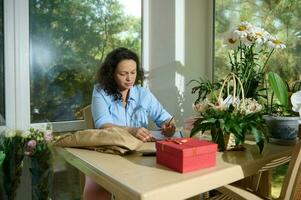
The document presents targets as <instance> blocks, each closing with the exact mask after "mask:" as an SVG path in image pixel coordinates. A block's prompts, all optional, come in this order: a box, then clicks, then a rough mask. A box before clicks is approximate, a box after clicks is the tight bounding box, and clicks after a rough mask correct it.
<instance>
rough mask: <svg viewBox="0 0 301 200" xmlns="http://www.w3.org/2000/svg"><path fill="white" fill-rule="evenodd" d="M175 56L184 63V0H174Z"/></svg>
mask: <svg viewBox="0 0 301 200" xmlns="http://www.w3.org/2000/svg"><path fill="white" fill-rule="evenodd" d="M175 26H176V27H175V29H176V30H175V45H176V48H175V57H176V61H179V62H180V63H181V64H182V65H183V66H184V65H185V2H184V0H176V4H175Z"/></svg>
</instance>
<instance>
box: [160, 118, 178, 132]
mask: <svg viewBox="0 0 301 200" xmlns="http://www.w3.org/2000/svg"><path fill="white" fill-rule="evenodd" d="M174 118H175V116H172V117H171V118H170V120H168V122H167V123H166V126H169V125H170V123H171V122H172V120H173V119H174ZM162 130H163V129H162V128H159V129H158V131H162Z"/></svg>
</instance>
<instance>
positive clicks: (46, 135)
mask: <svg viewBox="0 0 301 200" xmlns="http://www.w3.org/2000/svg"><path fill="white" fill-rule="evenodd" d="M23 135H24V137H25V138H26V145H25V155H28V156H30V157H31V169H30V172H31V174H32V199H33V200H39V199H50V189H51V183H52V178H53V168H52V154H51V148H50V147H51V144H52V143H51V142H52V140H53V135H52V130H51V128H50V127H49V126H47V128H46V130H41V129H35V128H30V129H29V130H28V131H25V132H24V133H23Z"/></svg>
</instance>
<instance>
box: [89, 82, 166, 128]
mask: <svg viewBox="0 0 301 200" xmlns="http://www.w3.org/2000/svg"><path fill="white" fill-rule="evenodd" d="M92 115H93V120H94V124H95V127H96V128H99V127H101V126H102V125H103V124H107V123H110V124H115V125H118V126H128V127H145V128H147V126H148V118H150V119H151V120H152V121H153V122H154V123H155V124H156V125H157V126H158V127H161V125H162V123H163V122H164V121H166V120H168V119H170V118H171V115H170V114H169V113H168V112H167V111H166V110H165V109H164V108H163V107H162V105H161V104H160V102H159V101H158V100H157V99H156V97H155V96H154V95H153V94H152V93H151V92H150V91H149V90H148V89H146V88H143V87H140V86H133V87H132V88H131V89H130V91H129V97H128V102H127V106H126V107H124V106H123V104H122V102H121V100H117V101H115V100H114V97H113V96H110V95H108V94H107V93H106V92H105V91H104V90H103V89H101V88H99V87H98V86H97V85H96V86H95V87H94V90H93V94H92Z"/></svg>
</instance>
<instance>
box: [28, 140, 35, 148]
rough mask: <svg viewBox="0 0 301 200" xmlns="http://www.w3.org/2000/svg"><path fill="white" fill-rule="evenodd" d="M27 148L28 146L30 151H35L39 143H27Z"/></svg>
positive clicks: (32, 141)
mask: <svg viewBox="0 0 301 200" xmlns="http://www.w3.org/2000/svg"><path fill="white" fill-rule="evenodd" d="M27 146H28V147H29V148H30V149H34V148H36V146H37V141H35V140H29V142H28V143H27Z"/></svg>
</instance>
